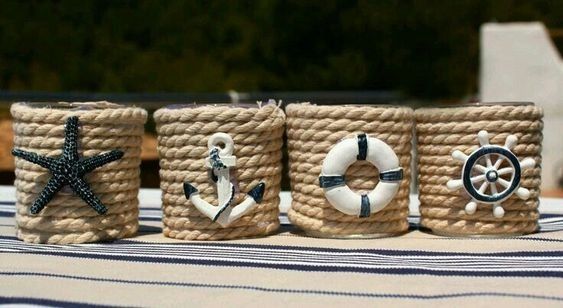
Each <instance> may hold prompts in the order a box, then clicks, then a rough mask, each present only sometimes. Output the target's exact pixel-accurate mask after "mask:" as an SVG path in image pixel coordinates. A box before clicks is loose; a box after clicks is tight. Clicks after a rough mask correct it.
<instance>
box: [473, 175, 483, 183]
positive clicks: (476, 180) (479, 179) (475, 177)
mask: <svg viewBox="0 0 563 308" xmlns="http://www.w3.org/2000/svg"><path fill="white" fill-rule="evenodd" d="M485 178H486V176H485V175H484V174H481V175H477V176H474V177H471V183H479V182H482V181H484V180H485Z"/></svg>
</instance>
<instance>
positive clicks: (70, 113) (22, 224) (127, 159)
mask: <svg viewBox="0 0 563 308" xmlns="http://www.w3.org/2000/svg"><path fill="white" fill-rule="evenodd" d="M10 111H11V114H12V117H13V120H14V122H13V130H14V148H17V149H18V150H21V151H28V152H32V153H35V154H37V155H40V156H45V157H49V158H53V159H56V158H59V157H61V156H62V153H63V145H64V144H65V122H67V119H69V118H72V117H77V118H78V122H77V123H78V128H77V136H74V137H75V139H76V140H77V147H78V155H79V158H80V159H87V158H88V157H93V156H96V155H100V154H104V153H106V155H107V153H108V152H110V151H112V150H119V151H121V152H120V153H119V155H118V156H117V157H115V158H114V161H113V162H110V163H107V164H104V165H103V166H101V167H97V168H96V169H94V170H92V171H91V172H89V173H87V174H85V175H84V177H83V179H84V180H85V182H86V183H88V186H89V187H90V189H91V192H93V194H94V195H95V197H97V198H98V199H99V201H101V203H102V204H103V207H104V210H105V213H103V214H99V213H98V212H96V210H94V209H93V208H92V207H91V206H89V205H88V204H87V203H86V202H85V201H84V200H83V199H81V198H80V197H79V196H77V195H76V194H75V193H74V192H73V190H72V189H71V187H70V185H67V186H63V187H62V188H61V190H60V191H58V192H57V193H56V194H55V195H54V198H53V199H52V200H50V201H49V202H48V203H47V205H46V206H45V207H44V208H42V209H41V210H40V211H39V212H38V213H37V214H31V213H32V212H34V210H33V205H34V202H35V201H36V200H38V198H40V194H41V192H42V191H43V190H47V189H48V187H47V186H48V185H47V183H48V182H49V180H50V179H51V178H52V177H53V174H52V173H51V172H50V171H49V170H48V169H46V168H44V167H41V166H39V165H37V164H34V163H31V162H29V161H27V160H25V159H22V158H19V157H16V158H15V166H16V168H15V176H16V179H15V183H14V185H15V187H16V216H15V218H16V234H17V237H18V238H20V239H22V240H24V241H26V242H31V243H49V244H74V243H86V242H96V241H102V240H110V239H117V238H124V237H129V236H132V235H134V234H135V233H136V232H137V229H138V226H139V223H138V213H139V209H138V205H139V201H138V199H137V195H138V192H139V186H140V169H139V165H140V164H141V145H142V138H143V134H144V123H145V122H146V119H147V112H146V111H145V110H143V109H141V108H136V107H126V106H121V105H116V104H112V103H108V102H86V103H58V104H57V103H54V104H48V103H15V104H13V105H12V106H11V110H10ZM67 125H68V124H67ZM74 127H75V128H76V126H74ZM121 155H122V156H121ZM93 163H94V164H97V163H100V160H97V161H93Z"/></svg>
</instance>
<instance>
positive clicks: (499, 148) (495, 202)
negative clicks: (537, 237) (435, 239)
mask: <svg viewBox="0 0 563 308" xmlns="http://www.w3.org/2000/svg"><path fill="white" fill-rule="evenodd" d="M542 117H543V112H542V110H541V108H539V107H537V106H535V105H534V104H532V103H478V104H471V105H463V106H454V107H444V108H421V109H418V110H417V111H416V112H415V118H416V134H417V144H418V145H417V149H418V151H417V153H418V180H419V186H418V187H419V200H420V214H421V226H422V227H423V228H426V229H429V230H431V231H432V232H434V233H437V234H442V235H451V236H473V235H493V236H501V235H517V234H526V233H531V232H534V231H536V230H537V229H538V218H539V213H538V205H539V193H540V190H539V187H540V183H541V176H540V174H541V167H540V166H541V141H542V128H543V123H542Z"/></svg>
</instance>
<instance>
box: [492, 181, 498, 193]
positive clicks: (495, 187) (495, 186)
mask: <svg viewBox="0 0 563 308" xmlns="http://www.w3.org/2000/svg"><path fill="white" fill-rule="evenodd" d="M491 192H492V193H493V195H496V194H498V190H497V184H495V183H491Z"/></svg>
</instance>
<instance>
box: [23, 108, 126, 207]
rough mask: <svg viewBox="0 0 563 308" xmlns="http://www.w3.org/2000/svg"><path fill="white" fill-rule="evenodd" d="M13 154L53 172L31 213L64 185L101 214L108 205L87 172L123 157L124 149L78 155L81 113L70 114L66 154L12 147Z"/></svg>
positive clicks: (45, 203) (66, 137)
mask: <svg viewBox="0 0 563 308" xmlns="http://www.w3.org/2000/svg"><path fill="white" fill-rule="evenodd" d="M12 155H14V156H17V157H20V158H23V159H25V160H27V161H29V162H32V163H34V164H37V165H39V166H41V167H43V168H47V169H49V171H51V174H52V175H53V176H52V177H51V179H49V182H47V185H46V186H45V188H44V189H43V191H42V192H41V194H40V195H39V197H38V198H37V200H35V202H33V205H32V206H31V208H30V212H31V214H37V213H39V212H41V210H42V209H43V208H44V207H45V206H46V205H47V203H49V202H50V201H51V200H52V199H53V197H54V196H55V194H56V193H57V192H58V191H59V190H61V188H63V186H65V185H69V186H70V188H71V189H72V191H74V193H76V194H77V195H78V196H79V197H80V198H82V200H84V201H85V202H86V203H87V204H88V205H89V206H91V207H92V208H93V209H94V210H96V212H98V213H99V214H104V213H105V212H107V208H106V207H105V206H104V205H103V204H102V202H101V201H100V199H98V197H96V196H95V195H94V193H93V192H92V189H91V188H90V185H88V183H87V182H86V181H85V180H84V175H85V174H86V173H88V172H90V171H92V170H94V169H96V168H98V167H101V166H103V165H105V164H107V163H109V162H112V161H115V160H118V159H120V158H121V157H123V152H122V151H120V150H113V151H110V152H107V153H104V154H100V155H96V156H93V157H88V158H80V156H79V155H78V117H75V116H73V117H69V118H68V119H67V120H66V125H65V141H64V145H63V154H62V155H61V156H60V157H59V158H52V157H46V156H40V155H37V154H35V153H31V152H27V151H23V150H19V149H13V150H12Z"/></svg>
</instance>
